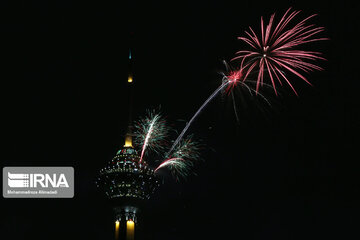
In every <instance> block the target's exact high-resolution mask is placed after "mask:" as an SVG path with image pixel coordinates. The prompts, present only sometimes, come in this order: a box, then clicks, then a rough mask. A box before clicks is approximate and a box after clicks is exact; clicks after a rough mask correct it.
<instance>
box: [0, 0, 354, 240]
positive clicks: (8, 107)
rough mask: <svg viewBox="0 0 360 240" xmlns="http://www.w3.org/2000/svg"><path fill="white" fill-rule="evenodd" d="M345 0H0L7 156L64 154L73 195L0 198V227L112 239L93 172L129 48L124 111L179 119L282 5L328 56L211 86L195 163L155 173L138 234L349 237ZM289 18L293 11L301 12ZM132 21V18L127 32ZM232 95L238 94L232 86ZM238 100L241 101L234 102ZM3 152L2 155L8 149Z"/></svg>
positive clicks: (350, 42) (108, 135)
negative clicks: (258, 87) (257, 93)
mask: <svg viewBox="0 0 360 240" xmlns="http://www.w3.org/2000/svg"><path fill="white" fill-rule="evenodd" d="M350 2H354V1H349V2H347V1H309V2H305V1H296V2H295V1H294V2H292V1H284V2H280V1H241V0H238V1H210V0H209V1H179V2H173V1H167V2H159V1H151V3H150V1H148V2H139V1H130V2H125V1H97V2H89V1H82V2H80V1H66V0H62V1H22V2H20V3H16V4H15V3H14V2H13V1H1V4H0V6H1V7H0V19H1V22H0V29H1V42H2V44H1V48H0V49H1V50H0V55H1V58H2V59H3V60H4V61H3V64H2V67H1V69H2V70H1V76H2V77H1V85H2V87H1V90H2V91H1V92H2V94H1V96H2V108H1V113H2V114H1V115H2V119H3V120H5V121H4V122H3V124H2V134H1V135H2V138H3V142H5V144H4V145H3V147H4V150H3V151H4V152H3V157H2V158H1V165H2V167H3V166H73V167H74V168H75V174H76V176H75V181H76V183H75V184H76V189H75V197H74V198H73V199H4V198H2V199H1V209H0V210H1V213H0V216H1V225H0V230H1V232H0V236H1V237H0V238H1V239H13V240H17V239H113V228H114V225H113V217H112V212H111V209H110V208H109V207H108V205H107V203H106V200H105V198H104V197H103V196H102V194H101V193H99V192H98V190H97V189H96V187H95V184H94V180H95V177H96V174H97V173H98V170H99V169H100V168H102V167H103V166H104V165H105V164H106V162H107V161H109V160H110V159H111V158H112V157H113V156H114V155H115V153H116V151H117V150H118V149H119V148H120V147H121V146H122V144H123V135H124V133H125V131H126V125H127V119H128V107H127V101H128V100H127V99H128V91H127V86H126V79H127V73H128V63H127V57H128V49H129V46H133V57H134V74H135V95H134V96H135V103H134V116H135V117H139V116H141V115H143V114H144V113H145V110H146V109H148V108H152V107H153V108H157V107H158V106H159V105H161V109H162V112H163V113H164V115H165V116H166V118H167V120H168V121H169V122H171V123H173V126H174V127H175V128H176V129H178V130H181V129H182V127H183V126H184V122H181V121H178V119H182V120H188V119H190V118H191V116H192V114H193V113H194V112H195V111H196V110H197V108H198V107H199V106H200V105H201V104H202V102H203V101H204V100H205V99H206V98H207V97H208V96H209V95H210V94H211V93H212V91H214V90H215V89H216V88H217V87H218V86H219V84H220V81H221V76H220V75H219V73H218V72H219V71H223V70H224V66H223V65H222V62H221V61H222V60H223V59H225V60H229V59H231V58H232V57H233V56H234V53H235V52H236V51H237V50H239V49H240V48H242V47H244V45H243V44H241V43H240V41H238V40H237V39H236V37H237V36H240V35H243V32H244V30H246V29H247V28H248V26H249V25H251V26H253V27H254V28H255V29H256V31H258V30H259V22H260V16H264V17H265V19H266V21H267V19H268V18H269V16H270V14H271V13H273V12H277V17H278V18H277V21H278V20H279V17H280V16H281V15H282V14H283V13H284V12H285V11H286V9H287V8H288V7H290V6H292V7H294V9H296V10H303V12H302V14H301V15H300V16H301V17H300V19H301V18H305V17H307V16H309V15H311V14H313V13H318V14H319V15H318V16H317V17H316V18H314V19H313V20H312V23H316V24H318V25H320V26H324V27H325V28H326V31H325V32H324V33H323V34H322V36H326V37H329V38H330V40H329V41H326V42H321V43H316V44H312V45H310V46H309V47H310V48H312V49H313V50H316V51H322V52H324V56H325V57H326V58H327V59H328V60H327V61H326V62H324V61H323V62H319V64H320V65H321V66H322V67H323V68H325V71H322V72H315V73H313V74H311V75H309V80H310V81H311V82H312V83H313V85H314V86H313V87H311V86H308V85H306V84H305V83H303V82H302V81H300V80H299V79H297V78H292V82H294V84H295V87H296V89H297V90H298V92H299V97H296V96H295V95H294V94H293V93H292V92H291V91H290V88H288V87H284V88H283V91H282V94H281V96H279V97H276V96H274V94H273V92H271V91H264V94H265V95H266V96H267V98H268V99H269V101H270V102H271V106H269V105H267V104H266V103H265V102H264V101H261V100H260V101H255V100H254V99H253V98H251V97H249V96H245V97H244V98H245V99H240V98H237V99H236V103H237V107H238V113H239V116H240V121H239V123H237V122H236V119H235V115H234V112H233V105H232V104H233V103H232V101H231V99H230V98H228V97H226V96H223V97H218V98H216V99H215V100H214V101H213V102H212V103H211V104H210V105H209V106H208V107H207V108H206V109H205V111H204V112H203V113H202V114H201V115H200V116H199V118H198V119H197V120H196V122H195V123H194V124H193V125H192V127H191V129H190V133H194V134H195V136H196V137H197V138H199V139H202V140H203V142H204V143H205V144H206V147H205V148H204V149H203V151H202V157H203V159H204V162H202V163H200V164H199V165H197V166H196V167H195V169H194V172H195V173H196V174H197V175H193V176H191V177H189V178H188V179H187V180H185V181H180V182H176V181H174V180H172V178H171V177H170V176H169V175H168V174H166V173H165V172H164V178H165V185H163V186H162V187H161V188H160V189H159V190H158V192H157V193H156V194H155V195H154V196H153V198H152V199H151V200H150V201H149V202H148V205H147V208H145V209H144V211H143V215H142V220H141V222H140V223H139V225H138V228H139V229H140V231H139V232H138V235H137V236H138V239H159V240H160V239H199V238H201V239H225V238H230V237H231V238H234V239H256V240H257V239H267V240H269V239H276V240H280V239H357V238H359V233H358V227H359V214H360V211H359V199H358V198H357V195H358V193H359V177H358V176H359V174H358V172H359V170H360V168H359V167H360V165H359V163H358V162H359V157H358V149H357V148H358V141H357V138H358V132H359V123H360V121H359V111H358V107H359V101H358V88H357V87H358V83H357V80H358V71H359V68H358V60H357V59H358V55H356V52H357V49H358V45H359V41H358V38H357V37H356V34H357V32H358V30H359V24H358V10H359V9H356V7H355V2H354V3H350ZM298 19H299V18H298ZM130 33H133V34H132V35H133V38H132V40H131V39H130V37H129V36H130ZM237 96H239V95H237ZM240 100H241V101H240ZM4 153H5V154H4Z"/></svg>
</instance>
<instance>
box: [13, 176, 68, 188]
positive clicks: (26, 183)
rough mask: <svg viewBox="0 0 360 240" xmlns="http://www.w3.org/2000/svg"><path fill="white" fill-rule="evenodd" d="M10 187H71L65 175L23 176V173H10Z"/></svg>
mask: <svg viewBox="0 0 360 240" xmlns="http://www.w3.org/2000/svg"><path fill="white" fill-rule="evenodd" d="M8 185H9V187H11V188H28V187H30V188H37V187H43V188H47V187H49V186H51V187H53V188H59V187H67V188H68V187H69V184H68V182H67V180H66V177H65V174H63V173H61V174H59V175H58V174H56V173H54V174H52V175H50V174H41V173H35V174H32V173H30V174H23V173H10V172H8Z"/></svg>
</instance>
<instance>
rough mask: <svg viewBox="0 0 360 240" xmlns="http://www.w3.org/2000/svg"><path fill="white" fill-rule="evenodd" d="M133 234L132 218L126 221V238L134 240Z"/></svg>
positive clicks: (133, 224)
mask: <svg viewBox="0 0 360 240" xmlns="http://www.w3.org/2000/svg"><path fill="white" fill-rule="evenodd" d="M134 235H135V223H134V221H133V220H131V219H130V220H128V221H127V222H126V240H134V237H135V236H134Z"/></svg>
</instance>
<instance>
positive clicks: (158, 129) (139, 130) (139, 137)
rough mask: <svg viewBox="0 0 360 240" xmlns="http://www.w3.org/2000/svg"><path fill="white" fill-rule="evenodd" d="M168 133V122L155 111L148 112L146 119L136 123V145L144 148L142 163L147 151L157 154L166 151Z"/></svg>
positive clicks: (141, 156) (142, 150) (142, 149)
mask: <svg viewBox="0 0 360 240" xmlns="http://www.w3.org/2000/svg"><path fill="white" fill-rule="evenodd" d="M168 132H169V128H168V126H167V125H166V121H165V120H164V119H163V117H162V116H161V114H158V113H155V111H148V112H147V115H146V116H145V118H142V119H140V120H139V121H138V122H136V123H135V143H136V145H138V146H142V148H141V155H140V162H142V160H143V157H144V154H145V152H146V150H147V149H149V150H151V151H154V152H157V153H158V152H159V151H163V150H164V148H165V146H166V137H167V136H168Z"/></svg>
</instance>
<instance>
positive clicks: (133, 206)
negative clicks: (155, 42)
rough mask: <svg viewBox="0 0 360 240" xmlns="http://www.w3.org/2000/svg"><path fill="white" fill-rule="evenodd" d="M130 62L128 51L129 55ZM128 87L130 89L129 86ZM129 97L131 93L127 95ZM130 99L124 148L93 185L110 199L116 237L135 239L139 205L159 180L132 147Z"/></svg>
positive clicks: (154, 188) (130, 77)
mask: <svg viewBox="0 0 360 240" xmlns="http://www.w3.org/2000/svg"><path fill="white" fill-rule="evenodd" d="M129 61H131V52H130V54H129ZM128 84H129V85H132V84H133V75H132V73H129V77H128ZM129 88H131V86H129ZM130 95H131V94H130ZM131 97H132V96H130V104H129V105H130V111H129V115H130V117H129V121H130V122H129V127H128V131H127V133H126V135H125V145H124V146H123V147H122V148H121V149H120V150H119V151H118V152H117V153H116V155H115V157H114V158H113V159H112V160H111V161H110V162H108V163H107V165H106V166H105V167H104V168H102V169H101V170H100V172H99V176H98V178H97V181H96V184H97V186H98V187H99V188H101V190H102V191H104V192H105V194H106V196H107V197H108V199H109V200H110V203H111V204H112V206H113V209H114V213H115V238H116V239H123V237H122V236H126V239H127V240H134V234H135V232H134V231H135V225H136V223H137V222H138V219H137V217H138V213H139V211H140V207H141V205H143V204H144V202H145V201H146V200H148V199H149V198H150V196H151V194H152V193H154V191H155V190H156V188H157V187H159V186H160V179H159V178H158V177H157V176H155V173H154V170H153V169H152V168H150V167H149V166H148V164H147V163H146V162H145V161H142V162H141V163H140V156H139V154H138V152H137V151H136V150H135V149H134V147H133V145H132V133H131V125H130V123H131V108H132V106H131V105H132V100H131Z"/></svg>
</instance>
